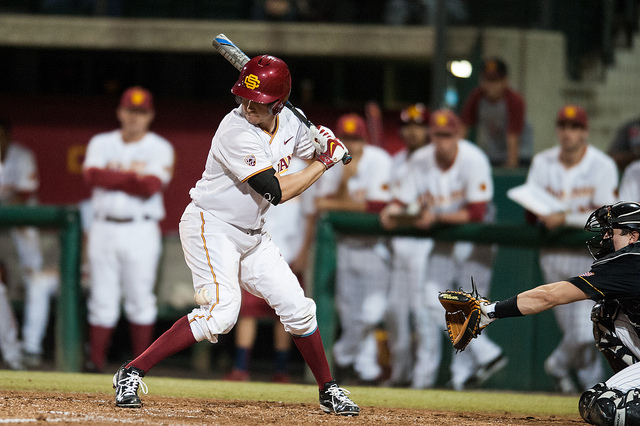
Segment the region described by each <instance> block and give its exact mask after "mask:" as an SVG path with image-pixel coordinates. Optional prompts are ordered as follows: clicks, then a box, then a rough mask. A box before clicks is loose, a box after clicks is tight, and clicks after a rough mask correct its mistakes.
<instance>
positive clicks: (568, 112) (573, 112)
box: [564, 106, 578, 118]
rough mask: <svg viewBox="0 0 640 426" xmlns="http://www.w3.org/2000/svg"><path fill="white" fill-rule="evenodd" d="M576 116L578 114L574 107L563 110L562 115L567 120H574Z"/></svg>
mask: <svg viewBox="0 0 640 426" xmlns="http://www.w3.org/2000/svg"><path fill="white" fill-rule="evenodd" d="M577 114H578V111H577V110H576V107H573V106H568V107H566V108H565V109H564V115H565V116H566V117H567V118H576V115H577Z"/></svg>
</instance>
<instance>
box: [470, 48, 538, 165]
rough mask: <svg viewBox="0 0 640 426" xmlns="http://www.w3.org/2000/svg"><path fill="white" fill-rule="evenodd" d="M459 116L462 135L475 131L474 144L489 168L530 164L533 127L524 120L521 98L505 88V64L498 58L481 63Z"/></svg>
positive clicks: (523, 103) (524, 108) (524, 114)
mask: <svg viewBox="0 0 640 426" xmlns="http://www.w3.org/2000/svg"><path fill="white" fill-rule="evenodd" d="M460 117H461V119H462V122H463V125H464V130H463V135H466V134H467V131H468V130H469V129H470V128H472V127H475V128H476V131H477V138H476V139H477V144H478V146H480V147H481V148H482V149H483V150H484V152H486V153H487V156H488V157H489V161H491V165H492V166H494V167H508V168H514V167H518V166H525V165H528V164H529V163H530V162H531V156H532V155H533V128H532V127H531V124H530V123H529V122H528V120H527V117H526V106H525V101H524V98H523V97H522V95H521V94H520V93H518V92H516V91H515V90H514V89H513V88H512V87H510V85H509V73H508V68H507V64H506V63H505V62H504V61H503V60H502V59H499V58H490V59H487V60H485V61H484V62H483V63H482V72H481V74H480V85H479V86H478V87H476V88H475V89H474V90H473V91H472V92H471V93H470V94H469V97H468V98H467V100H466V101H465V103H464V106H463V107H462V113H461V114H460Z"/></svg>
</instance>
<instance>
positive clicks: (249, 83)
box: [244, 74, 260, 90]
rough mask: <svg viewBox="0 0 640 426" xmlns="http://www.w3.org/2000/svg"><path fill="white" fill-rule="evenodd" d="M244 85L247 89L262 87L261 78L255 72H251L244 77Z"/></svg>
mask: <svg viewBox="0 0 640 426" xmlns="http://www.w3.org/2000/svg"><path fill="white" fill-rule="evenodd" d="M244 85H245V87H246V88H247V89H251V90H254V89H257V88H258V87H260V79H259V78H258V76H257V75H255V74H249V75H248V76H246V77H245V78H244Z"/></svg>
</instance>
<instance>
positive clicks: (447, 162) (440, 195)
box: [380, 109, 507, 390]
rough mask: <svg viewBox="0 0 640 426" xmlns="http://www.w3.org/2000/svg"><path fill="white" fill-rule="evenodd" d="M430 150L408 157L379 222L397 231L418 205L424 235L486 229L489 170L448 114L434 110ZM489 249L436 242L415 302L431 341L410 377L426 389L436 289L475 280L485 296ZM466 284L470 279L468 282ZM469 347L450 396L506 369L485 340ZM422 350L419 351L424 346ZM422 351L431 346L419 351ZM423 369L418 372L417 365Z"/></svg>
mask: <svg viewBox="0 0 640 426" xmlns="http://www.w3.org/2000/svg"><path fill="white" fill-rule="evenodd" d="M429 124H430V125H429V130H430V138H431V143H430V144H429V145H427V146H425V147H423V148H421V149H419V150H418V151H416V153H415V154H414V155H413V157H412V158H411V160H410V163H409V167H410V172H409V175H408V176H407V178H406V179H405V180H404V182H403V185H402V187H401V188H400V191H399V192H398V193H397V194H395V195H396V198H397V200H398V201H397V202H394V203H391V204H390V205H389V206H388V207H386V208H385V210H383V212H382V214H381V217H380V218H381V222H382V225H383V226H385V227H386V228H394V227H395V226H397V224H398V222H397V219H396V215H397V214H399V213H402V212H404V211H405V210H404V206H405V205H409V204H412V203H414V202H415V201H416V200H417V201H418V202H419V206H420V210H419V212H418V215H417V217H416V218H415V220H414V222H413V224H414V225H415V226H416V227H418V228H422V229H429V228H431V227H433V226H434V225H436V224H439V223H440V224H450V225H452V224H463V223H470V222H487V221H490V220H492V218H493V215H494V211H493V210H494V207H493V204H492V198H493V180H492V177H491V165H490V164H489V160H488V158H487V156H486V154H485V153H484V152H482V150H481V149H480V148H478V147H477V146H475V145H473V144H472V143H471V142H469V141H467V140H464V139H461V138H460V134H461V133H460V131H461V124H460V120H459V118H458V116H456V115H455V114H454V113H453V112H452V111H450V110H446V109H444V110H438V111H435V112H433V113H432V114H431V117H430V119H429ZM492 262H493V250H492V247H490V246H486V245H481V244H472V243H468V242H455V243H454V242H447V241H435V243H434V246H433V249H432V251H431V254H430V257H429V262H428V265H429V266H428V268H429V269H428V274H427V275H426V277H425V279H424V281H423V283H422V286H421V289H420V293H419V294H418V295H416V296H415V297H416V298H419V303H421V304H422V308H423V309H425V310H426V311H427V312H428V315H429V317H428V318H424V320H425V321H427V322H426V324H423V325H422V327H424V328H425V330H429V332H426V331H425V332H424V333H421V334H420V335H419V336H418V337H419V338H420V339H428V340H430V342H431V343H430V344H429V345H430V347H431V349H432V351H433V352H432V353H431V354H429V355H427V354H424V355H425V357H423V358H418V359H417V360H416V366H415V367H414V374H416V372H420V374H421V375H422V376H423V378H422V379H421V380H423V381H424V382H423V383H424V384H425V386H428V385H432V384H433V383H435V379H436V377H437V373H438V366H439V365H440V359H441V352H442V349H441V348H442V330H443V329H444V324H443V323H442V307H439V306H438V302H437V294H438V288H446V287H453V286H454V285H456V283H460V282H463V281H462V280H463V279H465V278H464V277H468V276H469V275H471V276H473V277H474V278H475V279H476V281H477V282H478V285H479V286H482V290H481V291H483V292H485V293H488V292H489V286H490V282H491V266H492ZM466 279H468V278H466ZM473 343H475V345H470V346H469V348H470V350H466V351H464V352H460V353H457V354H456V355H455V356H454V357H453V361H452V363H451V385H452V387H453V388H454V389H455V390H462V389H465V388H468V387H471V386H476V385H478V384H480V383H482V382H483V381H485V380H486V379H487V378H488V377H489V376H491V375H492V374H493V373H494V372H496V371H497V370H499V369H500V368H502V367H504V366H505V365H506V362H507V360H506V358H505V357H504V355H503V353H502V349H501V348H500V347H499V346H498V345H496V344H495V343H494V342H493V341H491V340H490V339H489V338H488V337H487V336H486V335H481V336H480V338H479V339H478V340H477V341H475V342H473ZM421 344H422V343H419V345H421ZM424 344H425V345H427V344H428V343H424ZM421 362H422V364H420V363H421Z"/></svg>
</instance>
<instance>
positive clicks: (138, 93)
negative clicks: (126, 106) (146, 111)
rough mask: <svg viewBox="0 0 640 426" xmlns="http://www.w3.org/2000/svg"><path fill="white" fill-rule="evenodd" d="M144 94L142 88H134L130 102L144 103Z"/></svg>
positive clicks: (134, 103) (135, 103)
mask: <svg viewBox="0 0 640 426" xmlns="http://www.w3.org/2000/svg"><path fill="white" fill-rule="evenodd" d="M144 99H145V94H144V92H143V91H142V90H135V91H134V92H133V93H131V103H132V104H133V105H142V104H143V103H144Z"/></svg>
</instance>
